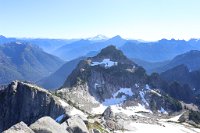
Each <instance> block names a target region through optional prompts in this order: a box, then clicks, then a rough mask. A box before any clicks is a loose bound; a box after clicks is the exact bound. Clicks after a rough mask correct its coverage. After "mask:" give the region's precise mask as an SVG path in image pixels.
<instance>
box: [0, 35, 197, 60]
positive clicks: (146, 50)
mask: <svg viewBox="0 0 200 133" xmlns="http://www.w3.org/2000/svg"><path fill="white" fill-rule="evenodd" d="M13 41H14V42H16V41H19V42H28V43H31V44H33V45H37V46H39V47H41V48H42V49H43V50H44V51H46V52H48V53H50V54H53V55H56V56H58V57H60V58H62V59H63V60H66V61H70V60H72V59H76V58H78V57H82V56H85V55H87V54H88V53H90V52H92V51H96V52H99V51H100V50H101V49H102V48H105V47H106V46H108V45H115V46H116V47H117V48H119V49H120V50H122V51H123V53H124V54H125V55H126V56H127V57H129V58H133V59H139V60H143V61H147V62H163V61H166V60H171V59H173V58H174V57H175V56H177V55H180V54H183V53H186V52H188V51H190V50H200V40H199V39H191V40H189V41H185V40H175V39H171V40H167V39H162V40H159V41H155V42H145V41H141V40H131V39H123V38H122V37H120V36H115V37H112V38H107V37H105V36H104V35H97V36H95V37H91V38H85V39H31V38H30V39H27V38H6V37H4V36H0V44H3V43H8V42H13Z"/></svg>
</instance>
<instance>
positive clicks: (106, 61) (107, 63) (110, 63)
mask: <svg viewBox="0 0 200 133" xmlns="http://www.w3.org/2000/svg"><path fill="white" fill-rule="evenodd" d="M97 65H104V66H105V68H109V67H112V66H116V65H117V62H114V61H111V60H110V59H103V61H102V62H92V63H91V66H97Z"/></svg>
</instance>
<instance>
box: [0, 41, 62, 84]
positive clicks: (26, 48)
mask: <svg viewBox="0 0 200 133" xmlns="http://www.w3.org/2000/svg"><path fill="white" fill-rule="evenodd" d="M63 63H64V61H63V60H61V59H59V58H58V57H55V56H53V55H50V54H48V53H46V52H44V51H43V50H42V49H41V48H39V47H38V46H35V45H30V44H26V43H21V42H13V43H7V44H2V45H0V84H6V83H9V82H11V81H12V80H16V79H18V80H28V81H37V80H39V79H41V78H43V77H45V76H48V75H50V74H51V73H53V72H54V71H56V70H57V69H58V68H59V67H60V66H61V65H62V64H63Z"/></svg>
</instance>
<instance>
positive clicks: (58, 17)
mask: <svg viewBox="0 0 200 133" xmlns="http://www.w3.org/2000/svg"><path fill="white" fill-rule="evenodd" d="M199 6H200V0H0V34H1V35H4V36H8V37H34V38H37V37H40V38H84V37H91V36H95V35H97V34H103V35H106V36H108V37H112V36H115V35H121V36H122V37H124V38H133V39H143V40H158V39H161V38H167V39H170V38H175V39H189V38H200V8H199Z"/></svg>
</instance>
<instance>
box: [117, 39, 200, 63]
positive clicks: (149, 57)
mask: <svg viewBox="0 0 200 133" xmlns="http://www.w3.org/2000/svg"><path fill="white" fill-rule="evenodd" d="M120 49H121V50H122V51H123V52H124V54H125V55H127V56H128V57H129V58H137V59H141V60H145V61H150V62H163V61H165V60H171V59H173V58H174V57H175V56H177V55H180V54H183V53H185V52H188V51H190V50H200V41H199V40H198V39H192V40H189V41H185V40H174V39H172V40H166V39H162V40H160V41H156V42H145V43H134V42H127V43H126V44H124V45H123V46H122V47H121V48H120Z"/></svg>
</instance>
